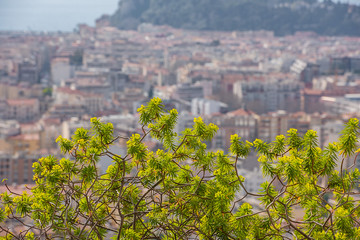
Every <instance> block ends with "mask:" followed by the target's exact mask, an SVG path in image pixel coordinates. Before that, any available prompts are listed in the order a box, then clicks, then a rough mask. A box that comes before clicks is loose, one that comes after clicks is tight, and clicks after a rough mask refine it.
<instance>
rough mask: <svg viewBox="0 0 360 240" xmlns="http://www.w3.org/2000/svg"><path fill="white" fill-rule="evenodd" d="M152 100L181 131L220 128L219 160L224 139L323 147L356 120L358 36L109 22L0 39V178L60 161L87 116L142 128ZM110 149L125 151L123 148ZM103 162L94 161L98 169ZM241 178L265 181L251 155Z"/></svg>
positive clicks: (359, 104)
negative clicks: (281, 138) (312, 139)
mask: <svg viewBox="0 0 360 240" xmlns="http://www.w3.org/2000/svg"><path fill="white" fill-rule="evenodd" d="M153 97H160V98H161V99H162V100H163V102H164V105H165V107H166V108H167V109H171V108H176V109H178V111H179V120H178V125H177V131H178V132H181V131H182V130H184V129H185V128H186V127H191V126H192V125H193V119H194V117H197V116H202V117H203V119H204V120H205V121H206V122H208V123H210V122H212V123H214V124H217V125H218V126H219V131H218V133H217V134H216V136H215V137H214V139H213V140H212V141H211V142H209V143H208V148H209V149H222V150H224V151H225V152H227V149H228V148H229V146H230V135H232V134H238V135H239V136H241V137H242V139H243V140H249V141H253V140H255V139H256V138H260V139H262V140H264V141H273V140H274V138H275V136H277V135H279V134H284V135H286V134H287V130H288V129H290V128H296V129H298V131H299V132H300V133H301V134H304V133H305V132H306V131H307V130H308V129H314V130H316V131H317V132H318V136H319V146H320V147H324V146H326V144H328V143H329V142H333V141H335V140H336V139H337V138H338V136H339V133H340V131H341V130H342V129H343V126H344V123H345V122H346V121H347V120H348V119H349V118H351V117H360V38H358V37H326V36H319V35H317V34H315V33H312V32H297V33H295V34H294V35H291V36H284V37H275V36H274V34H273V32H270V31H248V32H214V31H211V32H210V31H208V32H207V31H190V30H180V29H174V28H171V27H168V26H154V25H151V24H148V23H143V24H141V25H140V26H139V27H138V30H137V31H130V30H119V29H117V28H114V27H111V26H110V22H109V16H106V15H104V16H102V17H101V18H99V19H97V20H96V26H95V27H91V26H88V25H85V24H82V25H78V27H77V29H76V31H74V32H72V33H32V32H5V31H2V32H0V179H4V178H6V179H7V183H8V184H14V185H16V184H31V183H32V181H33V180H32V164H33V162H35V161H37V160H38V159H39V158H40V157H43V156H46V155H49V154H51V155H55V156H60V151H59V148H58V146H57V144H56V142H55V139H56V138H57V137H58V136H59V135H62V136H63V137H67V138H69V137H71V135H72V134H73V133H74V131H75V130H76V129H77V128H78V127H85V128H86V127H89V126H90V121H89V119H90V118H91V117H100V118H101V119H102V121H105V122H112V123H113V124H114V127H115V134H117V135H120V136H129V135H131V134H132V133H135V132H139V131H141V129H140V125H139V123H138V113H137V111H136V110H137V108H138V107H140V106H141V105H142V104H146V103H147V101H149V99H151V98H153ZM147 145H148V146H149V148H153V149H156V148H159V147H160V146H158V143H157V142H156V141H153V140H152V139H148V140H147ZM113 150H114V151H115V152H116V153H119V154H122V153H124V152H125V151H126V148H125V144H124V142H119V143H118V144H117V146H114V149H113ZM109 164H111V162H110V160H107V159H103V160H102V161H100V167H101V169H102V171H105V169H106V167H107V166H108V165H109ZM240 171H241V174H242V175H243V176H244V177H245V178H246V179H248V180H249V181H246V182H245V183H246V184H247V188H248V190H249V191H256V190H257V188H258V186H259V184H260V183H261V182H262V181H264V180H263V178H262V177H261V171H260V170H259V167H258V162H257V160H256V156H250V157H249V158H248V159H246V160H243V161H242V163H241V170H240Z"/></svg>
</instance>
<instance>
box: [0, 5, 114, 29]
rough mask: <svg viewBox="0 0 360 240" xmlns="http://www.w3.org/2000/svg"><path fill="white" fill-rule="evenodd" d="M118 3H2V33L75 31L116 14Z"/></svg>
mask: <svg viewBox="0 0 360 240" xmlns="http://www.w3.org/2000/svg"><path fill="white" fill-rule="evenodd" d="M117 3H118V0H0V30H37V31H58V30H61V31H72V30H73V29H74V28H75V27H76V25H77V24H78V23H88V24H90V25H94V20H95V19H96V18H98V17H100V16H101V15H102V14H104V13H107V14H112V13H113V12H115V10H116V8H117Z"/></svg>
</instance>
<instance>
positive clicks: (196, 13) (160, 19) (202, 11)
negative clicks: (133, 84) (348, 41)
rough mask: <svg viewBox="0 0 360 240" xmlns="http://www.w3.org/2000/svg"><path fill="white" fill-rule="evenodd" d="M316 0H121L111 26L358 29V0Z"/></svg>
mask: <svg viewBox="0 0 360 240" xmlns="http://www.w3.org/2000/svg"><path fill="white" fill-rule="evenodd" d="M320 2H321V1H316V0H306V1H304V0H198V1H188V0H122V1H120V3H119V8H118V10H117V11H116V12H115V13H114V14H113V15H112V17H111V22H112V25H113V26H116V27H118V28H120V29H136V28H137V26H138V25H139V24H141V23H152V24H154V25H169V26H172V27H175V28H184V29H191V30H217V31H249V30H269V31H273V32H274V33H275V34H276V35H280V36H283V35H289V34H293V33H295V32H296V31H313V32H316V33H318V34H321V35H350V36H359V35H360V6H357V5H350V4H345V3H340V2H337V3H335V1H323V2H322V3H320Z"/></svg>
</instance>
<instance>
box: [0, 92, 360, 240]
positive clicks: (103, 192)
mask: <svg viewBox="0 0 360 240" xmlns="http://www.w3.org/2000/svg"><path fill="white" fill-rule="evenodd" d="M138 111H139V112H140V124H141V127H142V133H141V134H134V135H132V136H130V137H129V138H128V141H127V153H126V155H124V156H119V155H117V154H114V153H112V152H111V151H110V150H109V147H110V146H111V145H112V144H114V143H115V142H116V141H117V140H118V139H119V137H118V136H115V135H114V129H113V126H112V124H110V123H102V122H101V121H100V120H99V119H97V118H93V119H91V124H92V127H91V129H90V130H86V129H83V128H80V129H78V130H77V131H76V132H75V134H74V136H72V138H71V139H65V138H63V137H61V136H60V137H59V138H58V139H57V142H58V143H59V145H60V149H61V151H62V152H63V154H64V155H65V156H67V157H64V158H61V159H57V158H56V157H54V156H48V157H44V158H41V159H39V161H38V162H35V163H34V164H33V168H34V177H33V178H34V181H35V183H36V186H35V187H33V188H32V189H31V194H27V193H23V194H15V193H11V192H10V191H6V192H4V193H1V194H0V198H1V199H0V202H1V208H0V224H1V225H0V231H1V233H0V234H2V235H1V236H3V237H0V239H55V238H57V239H59V238H62V239H104V238H107V239H109V238H111V239H190V238H198V239H291V238H294V239H297V238H298V239H360V225H359V224H360V223H359V218H360V203H359V191H358V190H357V189H358V187H359V178H360V171H359V169H357V168H354V167H353V166H349V165H350V164H352V163H354V161H356V158H357V156H358V155H356V154H358V152H359V151H358V150H357V148H358V147H359V146H358V139H357V135H358V132H359V122H358V120H356V119H351V120H350V121H349V123H348V124H347V125H346V127H345V129H344V131H343V133H342V136H341V137H340V139H339V141H338V142H336V143H331V144H329V145H328V146H327V147H325V148H324V150H322V149H320V148H319V147H318V143H317V141H318V140H317V133H316V132H315V131H313V130H309V131H308V132H307V133H306V134H305V135H304V136H303V137H301V136H299V135H298V133H297V131H296V130H295V129H291V130H289V131H288V135H287V136H283V135H280V136H277V137H276V139H275V140H274V141H273V142H271V143H266V142H263V141H262V140H260V139H257V140H255V141H254V142H253V143H251V142H247V141H246V142H243V141H241V138H240V137H239V136H238V135H233V136H231V147H230V149H229V154H226V153H224V151H217V152H213V151H209V150H208V149H207V145H206V144H205V142H206V141H209V140H211V139H212V138H213V136H214V135H215V134H216V131H217V130H218V128H217V126H215V125H213V124H205V123H204V121H203V120H202V119H201V118H195V119H194V125H193V127H192V128H188V129H185V130H184V131H183V132H182V133H176V132H174V128H175V125H176V121H177V111H176V110H170V111H165V109H164V107H163V105H162V103H161V100H160V99H153V100H151V101H150V103H149V104H148V105H147V106H142V107H141V108H139V110H138ZM150 137H151V138H153V139H155V140H156V141H158V142H159V143H161V144H162V147H161V148H160V149H158V150H157V151H152V149H149V148H148V146H147V145H146V144H145V140H146V139H149V138H150ZM251 152H256V153H257V154H258V161H259V163H260V166H261V169H262V171H263V173H264V176H265V177H266V179H267V181H265V182H264V183H263V184H261V186H259V190H258V192H249V191H248V190H247V189H246V187H245V184H244V183H245V182H246V181H247V180H246V179H244V177H243V176H241V175H239V171H238V166H239V164H238V163H239V161H240V160H241V159H243V158H246V157H247V156H248V155H249V154H251ZM100 156H106V157H108V158H110V159H111V160H112V161H113V164H112V165H110V166H109V167H108V169H107V171H106V172H105V173H100V171H99V169H98V168H97V163H98V161H99V158H100ZM256 202H259V203H258V204H256ZM298 212H302V213H301V214H299V213H298ZM9 221H12V222H17V223H18V224H20V225H23V227H24V228H25V230H22V231H20V232H18V231H16V230H14V229H10V228H7V223H9ZM29 222H30V223H31V224H29ZM5 235H6V236H5Z"/></svg>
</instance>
